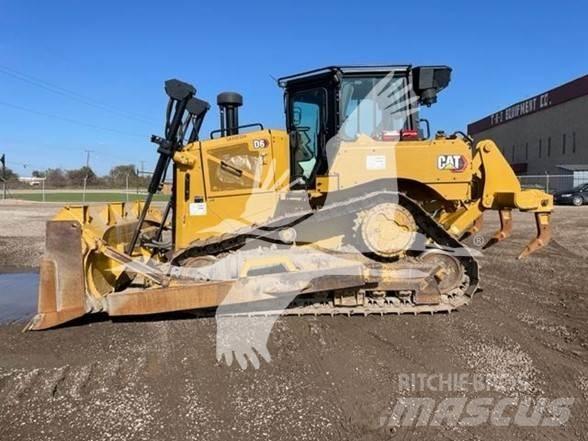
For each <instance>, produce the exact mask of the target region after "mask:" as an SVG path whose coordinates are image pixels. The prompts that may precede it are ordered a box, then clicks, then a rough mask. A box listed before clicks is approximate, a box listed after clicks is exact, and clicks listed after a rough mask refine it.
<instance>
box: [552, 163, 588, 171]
mask: <svg viewBox="0 0 588 441" xmlns="http://www.w3.org/2000/svg"><path fill="white" fill-rule="evenodd" d="M557 167H558V168H561V169H564V170H567V171H588V164H564V165H558V166H557Z"/></svg>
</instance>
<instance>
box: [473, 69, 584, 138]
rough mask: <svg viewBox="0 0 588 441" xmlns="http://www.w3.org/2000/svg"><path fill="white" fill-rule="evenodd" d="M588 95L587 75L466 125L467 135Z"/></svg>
mask: <svg viewBox="0 0 588 441" xmlns="http://www.w3.org/2000/svg"><path fill="white" fill-rule="evenodd" d="M585 95H588V75H584V76H583V77H580V78H577V79H575V80H573V81H570V82H569V83H565V84H563V85H561V86H559V87H556V88H554V89H551V90H549V91H547V92H544V93H541V94H539V95H536V96H534V97H532V98H529V99H527V100H523V101H520V102H518V103H516V104H513V105H512V106H509V107H507V108H506V109H502V110H499V111H498V112H496V113H493V114H492V115H488V116H486V117H485V118H482V119H480V120H478V121H476V122H473V123H471V124H469V125H468V134H470V135H475V134H476V133H480V132H483V131H484V130H488V129H491V128H492V127H496V126H499V125H501V124H506V123H508V122H510V121H512V120H515V119H518V118H523V117H525V116H527V115H531V114H533V113H536V112H540V111H542V110H545V109H548V108H551V107H554V106H557V105H559V104H563V103H565V102H567V101H571V100H573V99H576V98H580V97H582V96H585Z"/></svg>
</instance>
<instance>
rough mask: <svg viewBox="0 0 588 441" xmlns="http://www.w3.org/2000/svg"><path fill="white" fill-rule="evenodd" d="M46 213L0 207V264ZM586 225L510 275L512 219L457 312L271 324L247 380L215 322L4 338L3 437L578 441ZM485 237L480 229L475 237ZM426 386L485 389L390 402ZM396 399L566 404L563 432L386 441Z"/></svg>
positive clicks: (131, 324) (474, 429)
mask: <svg viewBox="0 0 588 441" xmlns="http://www.w3.org/2000/svg"><path fill="white" fill-rule="evenodd" d="M54 210H55V207H46V206H40V205H39V206H30V205H29V206H21V205H18V206H16V205H15V206H0V211H2V216H0V241H2V248H0V250H1V251H0V259H1V260H0V262H2V263H3V264H5V265H6V264H14V263H13V261H12V260H11V259H12V258H13V255H12V253H13V252H14V250H17V251H18V252H17V253H16V255H17V256H19V258H20V256H22V258H23V259H24V260H19V261H18V265H21V266H22V265H23V264H27V265H28V266H34V264H35V262H36V259H37V257H38V255H39V251H40V249H41V248H42V240H43V228H42V222H43V220H44V219H45V218H47V217H48V216H50V215H51V213H52V212H53V211H54ZM587 215H588V207H583V208H572V207H561V208H559V207H558V210H557V212H556V213H555V215H554V240H553V241H552V243H551V244H550V245H549V247H548V248H547V249H545V250H542V251H541V252H539V253H537V254H536V255H534V256H532V257H531V258H529V259H528V260H526V261H522V262H519V261H516V260H515V256H516V255H517V254H518V252H519V251H520V250H521V249H522V248H523V246H524V244H525V243H526V241H527V240H528V239H529V238H530V237H531V236H532V234H533V229H534V224H533V220H532V218H531V217H530V216H528V215H519V214H516V215H515V217H514V222H515V224H514V234H513V237H512V239H511V240H509V241H507V242H504V243H501V244H498V245H496V246H495V247H493V248H490V249H489V250H487V251H485V252H484V256H483V257H482V258H481V259H480V261H481V264H482V270H481V271H482V274H481V276H482V291H481V292H479V293H478V294H477V295H476V297H475V299H474V301H473V302H472V304H471V305H469V306H468V307H466V308H463V309H461V310H460V311H458V312H455V313H452V314H439V315H435V316H428V315H421V316H386V317H372V316H370V317H367V318H361V317H352V318H343V317H335V318H330V317H328V318H327V317H319V318H298V317H284V318H281V319H279V320H278V321H277V322H276V324H275V326H274V329H273V331H272V334H271V337H270V341H269V345H268V347H269V352H270V354H271V357H272V360H271V362H269V363H267V362H262V365H261V368H260V369H258V370H255V369H253V368H248V369H246V370H241V369H240V368H239V367H238V366H237V365H235V364H233V365H232V366H231V367H228V366H226V365H224V364H222V363H220V362H218V361H217V359H216V349H215V344H216V323H215V320H214V317H209V318H193V317H192V316H189V315H175V316H168V317H167V318H169V320H163V319H162V318H161V317H155V318H153V319H151V320H142V321H130V320H126V321H125V320H117V321H111V320H109V319H106V318H100V317H94V318H92V319H91V320H85V321H82V322H79V323H76V324H75V325H71V326H67V327H62V328H60V329H56V330H52V331H47V332H38V333H27V334H22V333H21V332H20V329H21V328H22V325H21V324H13V325H6V326H0V439H7V440H8V439H10V440H37V439H44V440H57V439H59V440H61V439H71V440H87V439H92V440H142V439H145V440H146V439H194V440H196V439H198V440H226V439H243V440H245V439H247V440H265V439H287V440H290V439H292V440H330V439H336V440H360V439H361V440H385V439H403V440H404V439H417V440H429V439H446V440H486V439H488V440H512V439H524V440H581V439H587V437H586V433H587V431H588V422H587V421H588V406H587V402H586V400H587V399H588V333H587V331H588V302H587V294H588V293H587V288H586V286H587V285H588V284H587V282H588V276H587V274H588V271H587V270H588V265H587V258H588V236H587V235H586V230H585V229H586V227H587V226H588V225H587V221H586V219H587ZM496 227H497V222H496V218H495V217H494V218H492V219H490V216H488V219H487V225H486V228H485V229H484V232H483V234H484V235H486V236H489V235H490V234H491V233H492V232H493V230H495V229H496ZM25 239H31V241H30V242H27V241H26V240H25ZM6 244H8V246H7V245H6ZM26 256H28V258H29V259H35V262H33V261H30V260H27V259H26ZM22 262H24V263H22ZM421 373H422V374H429V375H435V374H439V373H441V374H446V375H449V374H467V375H480V376H481V378H483V380H484V385H485V386H486V389H485V390H483V391H477V390H472V389H471V388H468V389H467V390H466V391H458V392H456V391H451V390H446V389H447V388H444V390H442V391H435V392H434V391H433V390H432V389H430V388H429V389H427V390H426V391H424V392H423V391H414V390H410V391H407V390H405V389H401V388H400V380H399V379H400V378H401V376H403V375H410V374H421ZM403 397H431V398H434V399H435V400H437V401H436V402H439V401H440V400H443V399H445V398H454V397H460V398H467V399H473V398H488V399H503V398H510V399H513V400H527V399H530V400H536V401H535V402H537V400H540V399H541V398H548V399H550V400H552V399H555V398H564V397H571V398H574V403H573V405H572V406H571V416H570V418H569V420H568V421H567V423H565V424H564V425H562V426H558V427H522V426H517V425H512V424H511V425H508V426H505V427H501V426H497V425H496V424H489V423H484V424H481V425H474V426H471V425H452V424H449V423H448V422H447V421H445V422H442V423H441V424H440V425H439V426H438V427H431V426H425V427H415V426H414V425H413V426H411V427H394V426H393V425H390V424H389V423H385V424H384V427H382V422H383V421H384V422H386V421H388V420H387V419H384V420H383V419H382V418H383V416H384V417H386V418H387V415H389V414H390V412H391V411H392V409H393V407H394V404H395V403H396V402H397V401H396V400H398V399H399V398H403Z"/></svg>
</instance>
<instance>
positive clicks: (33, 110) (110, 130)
mask: <svg viewBox="0 0 588 441" xmlns="http://www.w3.org/2000/svg"><path fill="white" fill-rule="evenodd" d="M0 105H2V106H6V107H12V108H13V109H17V110H22V111H23V112H29V113H33V114H35V115H41V116H46V117H48V118H53V119H59V120H62V121H67V122H69V123H70V124H76V125H79V126H83V127H90V128H92V129H97V130H105V131H107V132H113V133H118V134H119V135H125V136H133V137H139V138H145V135H139V134H137V133H129V132H124V131H122V130H118V129H111V128H109V127H103V126H97V125H95V124H89V123H86V122H83V121H78V120H75V119H71V118H67V117H65V116H59V115H53V114H51V113H45V112H40V111H38V110H35V109H30V108H28V107H23V106H19V105H17V104H12V103H7V102H5V101H0Z"/></svg>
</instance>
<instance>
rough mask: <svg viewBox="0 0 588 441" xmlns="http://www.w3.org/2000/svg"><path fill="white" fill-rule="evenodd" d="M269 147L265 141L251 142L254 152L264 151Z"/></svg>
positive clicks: (255, 140)
mask: <svg viewBox="0 0 588 441" xmlns="http://www.w3.org/2000/svg"><path fill="white" fill-rule="evenodd" d="M268 146H269V141H267V140H266V139H254V140H253V148H254V149H255V150H259V149H264V148H266V147H268Z"/></svg>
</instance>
